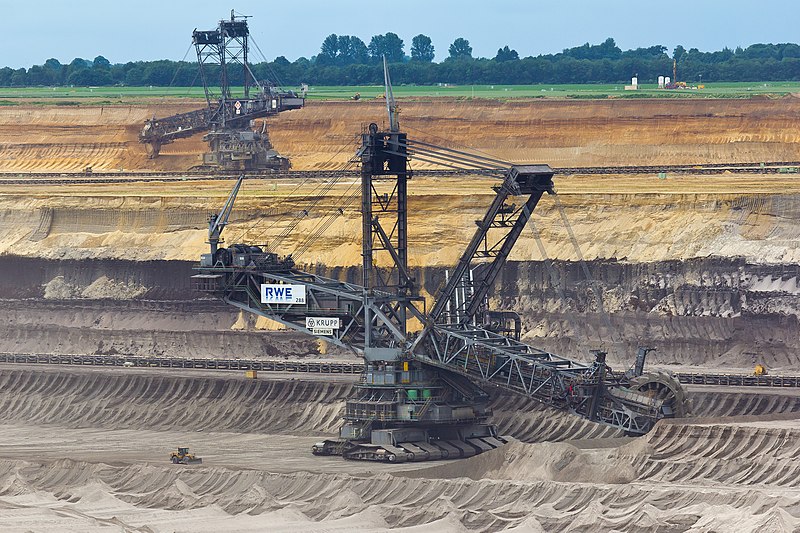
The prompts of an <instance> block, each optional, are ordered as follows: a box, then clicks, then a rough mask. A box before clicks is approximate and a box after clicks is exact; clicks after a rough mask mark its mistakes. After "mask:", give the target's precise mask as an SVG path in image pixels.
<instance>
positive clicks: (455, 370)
mask: <svg viewBox="0 0 800 533" xmlns="http://www.w3.org/2000/svg"><path fill="white" fill-rule="evenodd" d="M385 77H386V94H387V110H388V114H389V128H388V129H380V128H379V127H378V125H377V124H370V126H369V128H368V129H367V130H365V131H364V132H363V133H362V135H361V147H360V148H359V149H358V152H357V154H356V157H355V158H354V161H357V162H358V163H360V167H361V194H360V201H361V219H362V256H363V264H362V269H361V276H362V277H361V283H360V284H355V283H347V282H343V281H340V280H337V279H330V278H326V277H323V276H320V275H318V274H314V273H310V272H305V271H302V270H300V269H299V268H297V267H296V265H295V263H294V261H293V260H292V258H291V256H280V255H279V254H278V252H277V250H270V249H263V248H262V247H259V246H251V245H246V244H233V245H232V246H229V247H227V248H225V247H221V246H220V244H221V238H220V235H221V233H222V230H223V229H224V227H225V225H226V224H227V223H228V219H229V216H230V214H231V210H232V208H233V202H234V200H235V197H236V194H237V192H238V190H239V187H240V186H241V183H242V179H243V178H242V177H240V178H239V180H238V181H237V183H236V185H235V186H234V188H233V191H232V192H231V195H230V196H229V197H228V200H227V201H226V203H225V205H224V207H223V208H222V210H221V211H220V213H219V214H218V215H215V216H213V217H212V218H211V219H210V223H209V243H210V251H209V253H206V254H203V256H202V258H201V261H200V264H199V266H197V267H196V270H197V274H195V275H194V276H193V285H194V287H195V288H196V289H198V290H201V291H206V292H209V293H213V294H215V295H218V296H219V297H221V298H222V299H223V300H224V301H225V302H227V303H228V304H230V305H233V306H235V307H237V308H240V309H243V310H245V311H248V312H251V313H255V314H256V315H260V316H264V317H268V318H270V319H272V320H275V321H277V322H280V323H281V324H283V325H285V326H286V327H287V328H290V329H293V330H296V331H301V332H304V333H307V334H310V335H315V336H317V337H318V338H321V339H324V340H325V341H326V342H329V343H332V344H335V345H338V346H342V347H347V348H350V349H352V350H354V351H355V352H357V353H358V354H360V355H361V356H363V358H364V360H365V363H366V364H365V371H364V373H363V375H362V376H361V379H360V380H359V382H358V384H357V385H356V394H355V395H354V397H353V398H351V399H349V400H348V401H347V402H346V407H345V412H344V423H343V425H342V427H341V430H340V432H339V436H338V438H332V439H328V440H324V441H322V442H319V443H317V444H315V445H314V447H313V449H312V452H313V453H314V454H316V455H341V456H343V457H344V458H346V459H359V460H372V461H386V462H404V461H421V460H428V459H442V458H458V457H469V456H471V455H475V454H478V453H481V452H483V451H487V450H491V449H493V448H496V447H499V446H502V445H503V444H504V443H505V442H506V440H507V439H506V438H505V437H503V436H502V435H499V434H498V433H497V430H496V428H495V427H494V426H493V425H491V424H489V423H488V422H487V420H488V418H489V416H490V415H491V411H490V408H489V406H488V404H489V394H488V393H487V392H486V390H488V389H502V390H504V391H508V392H511V393H515V394H521V395H524V396H527V397H530V398H534V399H536V400H538V401H540V402H541V403H543V404H545V405H548V406H551V407H554V408H556V409H561V410H565V411H568V412H570V413H572V414H573V415H575V416H579V417H581V418H585V419H587V420H591V421H593V422H596V423H599V424H604V425H607V426H611V427H614V428H617V429H619V430H621V431H623V432H625V433H626V434H629V435H642V434H644V433H647V432H648V431H649V430H650V429H652V428H653V426H654V425H655V423H656V422H657V421H658V420H660V419H662V418H670V417H676V416H683V415H685V414H686V405H685V404H686V400H685V394H684V393H683V391H682V389H681V387H680V384H679V383H678V382H677V381H676V380H675V379H674V378H672V377H671V376H670V375H669V374H668V373H665V372H661V373H646V372H645V371H644V363H645V357H646V355H647V352H648V351H649V349H648V348H641V349H640V350H639V354H638V356H637V358H636V364H635V367H634V368H633V369H632V370H631V371H629V372H627V373H618V372H615V371H613V370H612V369H611V368H610V367H609V366H608V365H607V364H606V354H605V353H604V352H602V351H597V352H595V353H594V361H593V362H591V363H588V364H587V363H581V362H577V361H574V360H572V359H569V358H566V357H562V356H559V355H556V354H553V353H550V352H548V351H545V350H541V349H538V348H535V347H533V346H530V345H528V344H525V343H522V342H520V320H519V316H518V315H517V314H516V313H514V312H512V311H494V310H490V309H489V308H488V305H487V301H488V298H487V296H488V294H489V292H490V290H491V289H492V287H493V285H494V283H495V280H496V279H497V276H498V274H499V273H500V271H501V269H502V268H503V266H504V264H505V263H506V260H507V258H508V256H509V254H510V252H511V250H512V248H513V246H514V244H515V242H516V241H517V239H518V237H519V236H520V234H521V233H522V231H523V229H524V228H525V226H526V224H527V222H528V220H529V219H530V218H531V215H532V213H533V212H534V210H535V209H536V206H537V205H538V203H539V201H540V200H541V199H542V197H543V196H545V195H554V194H555V190H554V188H553V181H552V177H553V171H552V169H551V168H550V167H549V166H547V165H513V164H512V165H509V164H508V163H505V162H503V161H499V160H495V159H491V158H487V157H484V156H479V155H474V154H471V153H468V152H464V151H458V150H453V149H450V148H444V147H439V146H434V145H432V144H429V143H425V142H421V141H416V140H414V139H411V138H409V137H408V135H407V134H406V133H404V132H402V131H400V127H399V123H398V119H397V110H396V107H395V104H394V99H393V97H392V91H391V83H390V82H389V73H388V70H385ZM413 160H417V161H423V162H429V163H437V164H440V165H444V166H447V167H452V168H458V169H461V170H463V171H464V173H465V175H468V174H469V173H480V174H481V175H490V176H494V177H496V178H497V185H496V186H495V187H494V191H495V193H496V196H495V198H494V200H493V201H492V203H491V205H490V206H489V208H488V210H487V212H486V214H485V215H484V217H483V219H482V220H479V221H476V225H477V228H476V230H475V234H474V236H473V237H472V240H471V241H470V242H469V244H468V245H467V247H466V249H465V250H464V252H463V254H462V255H461V258H460V260H459V262H458V264H457V265H456V266H455V268H454V269H453V270H451V271H450V272H449V275H448V277H447V280H446V283H445V284H444V285H443V287H442V288H441V290H440V291H439V292H438V294H437V295H436V299H435V301H434V303H433V306H432V308H431V309H426V305H425V300H424V298H422V297H421V296H420V293H419V287H418V285H417V283H416V280H415V279H414V277H413V276H412V273H411V271H410V270H409V267H408V254H409V243H408V232H407V216H408V209H409V205H408V195H407V191H408V183H409V181H410V180H411V178H412V170H411V168H410V162H411V161H413ZM355 198H357V197H355ZM355 201H357V200H355ZM349 205H350V204H348V203H343V204H340V207H339V208H338V209H339V211H340V214H341V211H342V209H343V208H344V207H347V206H349ZM300 216H302V214H301V215H300ZM379 255H380V257H381V260H382V263H381V264H383V265H386V264H389V265H390V266H389V267H383V268H377V267H376V257H378V256H379ZM411 322H413V323H414V324H421V327H418V328H417V329H416V330H413V331H412V330H411V329H410V328H409V324H410V323H411Z"/></svg>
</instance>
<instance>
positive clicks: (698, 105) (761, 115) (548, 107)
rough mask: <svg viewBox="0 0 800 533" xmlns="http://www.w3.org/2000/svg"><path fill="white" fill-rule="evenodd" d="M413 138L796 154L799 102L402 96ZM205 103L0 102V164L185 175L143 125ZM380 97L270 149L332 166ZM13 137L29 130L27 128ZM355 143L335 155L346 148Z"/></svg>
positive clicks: (684, 160)
mask: <svg viewBox="0 0 800 533" xmlns="http://www.w3.org/2000/svg"><path fill="white" fill-rule="evenodd" d="M400 106H401V115H400V123H401V125H402V126H403V128H405V129H407V130H408V132H409V135H410V136H413V138H415V139H419V140H422V141H426V142H433V143H436V144H442V142H443V140H445V141H447V143H448V144H449V145H451V146H452V147H454V148H459V147H463V146H468V147H470V148H473V149H476V150H481V151H483V152H486V153H490V154H492V155H493V156H495V157H499V158H502V159H505V160H508V161H538V162H546V163H549V164H551V165H553V166H561V167H572V166H591V165H619V164H625V165H632V164H633V165H635V164H641V163H642V162H643V161H647V162H648V164H692V163H697V162H724V163H729V162H737V161H739V162H754V161H755V162H757V161H798V160H800V142H799V141H800V133H798V130H797V118H796V117H797V116H798V114H800V98H797V97H793V96H787V97H785V98H781V99H775V100H773V99H755V98H754V99H749V100H736V99H721V100H709V99H680V100H679V99H673V98H669V99H664V100H658V99H652V100H642V99H637V100H588V101H575V100H561V101H559V100H544V99H543V100H536V99H528V100H526V99H513V100H506V101H494V100H481V99H477V100H476V99H449V98H436V99H432V100H428V101H425V100H414V99H405V100H403V101H401V103H400ZM202 107H203V102H202V101H200V100H198V101H196V102H189V103H186V101H185V100H176V101H174V102H169V101H168V100H167V101H164V103H155V104H135V105H82V106H80V107H78V106H49V107H45V106H6V107H4V108H2V109H0V151H2V152H3V153H4V157H3V158H0V171H17V172H31V171H32V172H37V171H38V172H44V171H80V170H83V168H84V167H85V166H87V165H89V166H92V167H93V168H94V169H95V170H118V169H120V168H124V169H158V170H183V169H186V168H189V167H190V166H193V165H197V164H199V163H200V160H201V157H200V154H202V153H203V152H204V151H206V150H207V146H206V144H205V143H204V142H202V136H201V135H197V136H194V137H192V138H189V139H181V140H178V141H177V142H175V143H173V144H169V145H166V146H164V148H163V150H162V152H161V153H162V155H161V156H160V157H159V158H157V159H153V160H148V159H147V155H146V152H145V150H144V147H143V145H140V144H139V143H138V138H137V136H138V134H139V132H140V131H141V128H142V126H144V121H145V120H147V119H150V118H152V117H153V116H158V117H164V116H169V115H172V114H174V113H181V112H186V111H190V110H193V109H199V108H202ZM385 117H386V108H385V103H383V102H381V101H378V100H371V101H369V100H362V101H358V102H308V104H307V106H306V107H305V108H304V109H300V110H296V111H291V112H287V113H281V114H280V115H279V116H277V117H274V118H272V119H269V120H268V124H269V127H270V138H271V140H272V143H273V144H274V145H275V148H276V149H277V150H278V151H279V152H280V153H281V154H282V155H284V156H287V157H290V158H291V159H292V161H293V165H294V168H296V169H333V168H339V167H340V166H341V165H342V164H343V163H345V162H346V161H347V160H348V159H349V158H350V156H351V155H352V153H353V151H354V149H355V140H356V137H357V136H358V133H359V132H360V131H361V129H362V128H363V126H364V125H366V124H369V123H370V122H381V121H383V120H385ZM20 132H25V133H24V135H23V134H21V133H20ZM350 146H352V148H353V149H352V150H351V149H345V150H343V149H342V148H343V147H350Z"/></svg>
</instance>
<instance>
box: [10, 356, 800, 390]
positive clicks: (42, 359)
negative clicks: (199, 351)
mask: <svg viewBox="0 0 800 533" xmlns="http://www.w3.org/2000/svg"><path fill="white" fill-rule="evenodd" d="M0 363H19V364H44V365H75V366H95V367H97V366H100V367H133V368H175V369H198V370H240V371H241V370H256V371H259V372H297V373H301V374H360V373H361V372H362V371H363V370H364V365H363V364H362V363H360V362H357V361H353V362H349V361H303V360H283V359H281V360H276V359H200V358H181V357H134V356H130V357H126V356H123V355H50V354H12V353H0ZM675 376H676V377H677V378H678V380H679V381H680V382H681V383H682V384H684V385H715V386H723V387H761V388H800V376H780V375H775V376H753V375H749V374H704V373H698V372H676V373H675Z"/></svg>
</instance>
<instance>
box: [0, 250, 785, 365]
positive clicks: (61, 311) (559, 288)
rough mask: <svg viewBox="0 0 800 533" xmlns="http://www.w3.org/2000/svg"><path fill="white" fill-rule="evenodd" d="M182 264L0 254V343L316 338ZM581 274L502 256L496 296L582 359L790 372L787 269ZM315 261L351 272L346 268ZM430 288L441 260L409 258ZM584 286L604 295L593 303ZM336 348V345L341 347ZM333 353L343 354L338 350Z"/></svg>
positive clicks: (154, 345)
mask: <svg viewBox="0 0 800 533" xmlns="http://www.w3.org/2000/svg"><path fill="white" fill-rule="evenodd" d="M193 265H194V264H193V263H190V262H181V261H123V260H96V259H93V260H81V261H75V260H61V261H55V260H43V259H35V258H26V257H13V256H4V257H0V298H2V299H3V306H2V308H0V319H2V320H0V332H2V334H1V335H0V351H5V352H23V353H80V354H95V353H97V354H114V353H121V354H130V355H152V354H155V355H166V356H172V357H187V356H193V357H223V356H236V357H245V358H250V357H261V356H269V357H289V358H292V357H304V356H307V355H316V354H318V352H319V348H320V347H319V346H318V345H317V344H316V341H314V340H313V339H311V338H309V337H306V336H303V335H300V334H297V333H292V332H280V331H265V329H266V328H271V327H272V326H270V325H268V324H265V323H263V321H258V320H255V318H254V317H253V316H252V315H248V314H243V313H241V312H239V311H237V310H235V309H234V308H232V307H229V306H226V305H224V304H223V303H222V302H221V301H219V300H217V299H214V298H209V297H207V296H205V295H203V294H200V293H194V292H192V291H191V289H190V287H189V280H190V276H191V275H192V273H193V270H192V267H193ZM587 268H588V271H589V274H590V277H591V279H592V280H593V281H592V282H591V283H590V282H587V281H586V277H585V272H584V270H583V266H582V265H581V264H580V263H576V262H564V261H555V262H541V261H529V262H510V263H509V264H508V265H507V266H506V268H505V269H504V270H503V272H502V274H501V276H500V279H499V281H498V284H497V287H496V291H495V293H494V297H493V302H492V303H493V305H494V306H495V307H498V308H506V309H514V310H517V311H518V312H519V313H520V314H521V315H522V318H523V333H524V339H525V340H526V341H527V342H529V343H530V344H532V345H535V346H537V347H540V348H543V349H548V350H551V351H553V352H555V353H558V354H561V355H565V356H569V357H572V358H576V359H579V360H587V359H588V358H589V350H590V349H594V348H598V347H605V348H606V349H607V350H608V351H609V356H610V361H611V362H612V364H613V365H614V366H615V367H618V368H622V369H624V368H627V366H629V365H630V364H631V362H632V361H633V357H634V354H635V353H636V349H637V347H638V346H639V345H641V344H648V345H650V346H654V347H656V348H657V349H658V350H657V351H656V352H655V353H653V354H651V356H650V361H651V363H653V364H661V365H664V364H667V365H671V364H679V365H683V366H691V365H701V364H704V365H707V366H711V367H716V368H723V367H727V368H730V367H736V368H748V367H750V366H751V365H752V364H753V353H756V354H757V358H758V361H759V362H762V363H764V364H766V365H767V366H768V367H769V368H770V369H773V370H775V369H782V370H783V371H784V372H792V371H793V369H794V368H797V365H798V363H799V362H800V361H798V356H797V354H798V353H799V352H800V342H799V341H798V338H800V336H799V335H798V333H799V330H800V327H799V326H798V310H800V302H798V298H800V296H798V293H800V288H799V287H798V270H797V267H796V266H788V265H754V264H750V263H748V262H746V261H744V260H743V259H723V258H709V259H695V260H690V261H683V262H679V261H666V262H654V263H645V264H641V263H640V264H629V263H624V262H617V261H590V262H588V264H587ZM318 271H319V272H320V273H321V274H325V275H328V276H331V277H336V278H339V279H343V280H346V281H351V282H356V283H357V282H358V278H359V273H358V269H356V268H354V267H349V268H339V269H329V268H323V267H318ZM414 274H415V276H416V277H417V279H418V280H419V281H420V283H421V285H422V288H423V292H424V293H427V294H431V293H434V292H435V291H436V289H437V288H438V287H439V286H440V285H441V283H442V282H443V279H444V269H443V268H439V267H429V268H420V269H415V272H414ZM593 286H594V287H597V289H598V291H600V292H601V293H602V295H603V297H602V303H603V307H602V310H603V312H601V311H600V307H599V305H598V300H597V298H596V297H595V296H594V291H593ZM338 353H339V352H337V354H338ZM339 355H344V352H341V354H339Z"/></svg>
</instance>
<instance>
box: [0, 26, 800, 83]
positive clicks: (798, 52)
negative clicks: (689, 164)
mask: <svg viewBox="0 0 800 533" xmlns="http://www.w3.org/2000/svg"><path fill="white" fill-rule="evenodd" d="M409 52H410V55H407V54H406V52H405V44H404V42H403V40H402V39H401V38H400V37H399V36H398V35H397V34H395V33H391V32H389V33H386V34H383V35H375V36H373V37H372V38H371V40H370V41H369V43H365V42H364V41H363V40H361V39H360V38H358V37H356V36H352V35H335V34H331V35H329V36H327V37H326V38H325V40H324V41H323V42H322V45H321V46H320V51H319V53H318V54H317V55H316V56H313V57H312V58H310V59H308V58H305V57H301V58H299V59H297V60H296V61H293V62H292V61H289V60H288V59H286V58H285V57H284V56H280V57H277V58H276V59H275V60H274V61H269V62H266V61H265V62H262V63H257V64H255V65H253V66H252V70H253V74H254V75H255V76H256V77H257V78H258V79H263V80H270V81H273V82H275V83H277V84H278V85H282V86H284V87H293V86H299V85H300V84H301V83H307V84H314V85H376V84H381V83H383V70H382V68H383V67H382V58H383V57H386V59H387V61H388V62H389V63H391V64H392V80H393V82H394V83H396V84H417V85H431V84H436V83H450V84H459V85H464V84H509V85H511V84H525V85H528V84H550V83H552V84H564V83H624V82H627V81H628V80H630V78H631V77H632V76H638V77H639V81H640V83H655V81H656V79H657V78H658V76H671V75H672V66H673V60H675V61H676V62H677V64H678V79H679V80H682V81H687V82H692V83H695V82H714V81H800V45H797V44H793V43H784V44H753V45H750V46H748V47H747V48H736V49H735V50H731V49H729V48H723V49H722V50H719V51H714V52H701V51H699V50H698V49H697V48H690V49H689V50H687V49H685V48H684V47H683V46H680V45H679V46H677V47H675V49H674V50H673V51H672V55H671V56H670V54H669V53H668V50H667V48H666V47H665V46H661V45H654V46H650V47H646V48H636V49H633V50H625V51H623V50H621V49H620V48H619V47H618V46H617V44H616V42H615V41H614V39H612V38H608V39H606V40H605V41H604V42H602V43H600V44H594V45H590V44H589V43H586V44H584V45H582V46H576V47H574V48H567V49H565V50H563V51H562V52H560V53H557V54H545V55H538V56H535V57H534V56H528V57H520V55H519V53H518V52H517V51H516V50H513V49H511V48H509V47H508V46H507V45H506V46H503V47H501V48H499V49H498V50H497V54H496V55H495V56H494V57H492V58H476V57H473V55H472V47H471V46H470V44H469V41H468V40H467V39H465V38H463V37H459V38H458V39H455V40H454V41H453V43H451V44H450V46H449V47H448V57H447V58H446V59H445V60H443V61H441V62H439V63H436V62H434V61H433V60H434V57H435V52H436V50H435V47H434V45H433V42H432V41H431V39H430V37H428V36H426V35H423V34H420V35H417V36H415V37H414V38H413V39H412V41H411V47H410V49H409ZM212 70H213V67H212ZM214 76H215V73H214V72H211V77H212V79H213V77H214ZM238 81H241V80H238ZM232 82H233V83H236V82H237V80H236V79H233V80H232ZM199 84H200V78H199V67H198V65H197V64H196V63H190V62H185V61H170V60H160V61H135V62H128V63H124V64H122V63H119V64H112V63H111V62H110V61H109V60H108V59H106V58H105V57H103V56H97V57H96V58H95V59H94V60H87V59H81V58H75V59H74V60H72V61H71V62H70V63H69V64H66V65H63V64H61V63H60V62H59V61H58V60H56V59H48V60H47V61H45V62H44V64H42V65H34V66H32V67H30V68H28V69H25V68H19V69H12V68H9V67H4V68H0V86H3V87H31V86H65V85H67V86H68V85H72V86H112V85H119V86H149V85H152V86H160V87H169V86H174V87H189V86H194V85H199Z"/></svg>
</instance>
